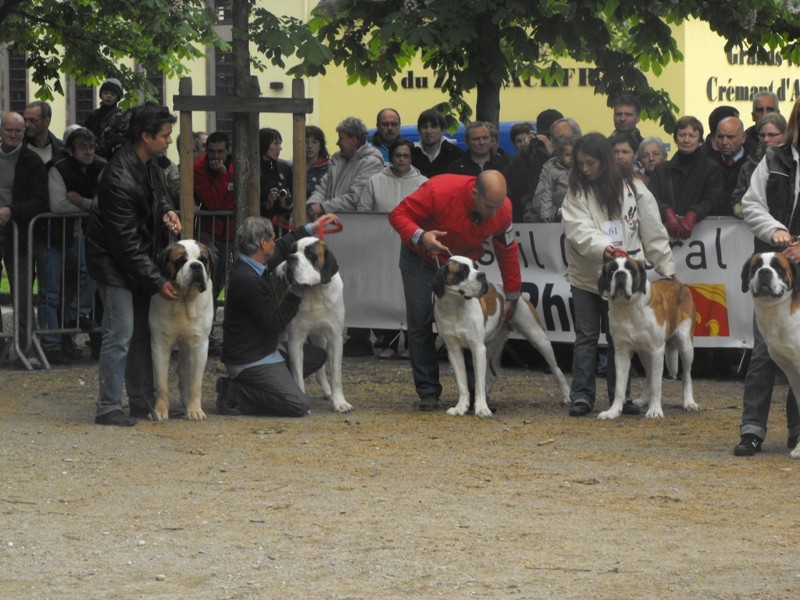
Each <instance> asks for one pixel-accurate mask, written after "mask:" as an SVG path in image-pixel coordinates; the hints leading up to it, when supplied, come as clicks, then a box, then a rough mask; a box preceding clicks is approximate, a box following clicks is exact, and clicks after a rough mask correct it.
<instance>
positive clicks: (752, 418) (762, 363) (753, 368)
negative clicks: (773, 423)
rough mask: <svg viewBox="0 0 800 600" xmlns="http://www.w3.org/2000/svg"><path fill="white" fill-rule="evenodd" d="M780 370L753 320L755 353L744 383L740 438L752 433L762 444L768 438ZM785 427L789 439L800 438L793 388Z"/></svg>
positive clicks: (788, 398) (787, 404)
mask: <svg viewBox="0 0 800 600" xmlns="http://www.w3.org/2000/svg"><path fill="white" fill-rule="evenodd" d="M777 370H778V365H776V364H775V363H774V362H773V360H772V359H771V358H770V357H769V352H768V351H767V344H766V343H765V342H764V338H763V337H762V335H761V332H760V331H759V330H758V325H756V322H755V319H753V352H752V354H751V356H750V366H749V367H748V368H747V375H746V376H745V379H744V407H743V409H742V424H741V426H740V427H739V433H740V434H741V435H744V434H746V433H753V434H755V435H757V436H758V437H760V438H761V439H762V440H763V439H765V438H766V437H767V419H768V417H769V408H770V405H771V404H772V388H773V386H774V384H775V373H776V371H777ZM786 426H787V428H788V429H789V436H794V435H798V434H800V414H798V409H797V402H796V401H795V397H794V393H793V392H792V389H791V388H789V393H788V394H787V396H786Z"/></svg>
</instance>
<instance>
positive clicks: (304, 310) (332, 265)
mask: <svg viewBox="0 0 800 600" xmlns="http://www.w3.org/2000/svg"><path fill="white" fill-rule="evenodd" d="M275 275H276V277H278V278H279V279H282V280H283V281H284V282H285V283H287V284H289V285H291V284H299V285H302V286H305V288H306V290H305V292H304V293H303V299H302V301H301V302H300V309H299V310H298V312H297V315H296V316H295V317H294V319H292V320H291V321H290V322H289V325H288V327H287V328H286V334H287V339H286V344H287V349H288V351H289V366H290V368H291V371H292V375H293V376H294V379H295V381H296V382H297V385H298V386H299V387H300V389H301V390H303V391H305V383H304V381H303V344H304V343H305V341H306V338H308V339H309V340H310V341H311V342H312V343H314V344H316V345H317V346H321V347H323V348H325V349H326V351H327V353H328V360H327V365H328V367H329V368H330V371H331V383H330V384H329V383H328V378H327V377H326V375H325V369H324V368H322V369H320V370H318V371H317V372H316V377H317V381H318V382H319V385H320V387H321V388H322V393H323V395H324V396H325V398H326V399H329V400H330V401H331V403H332V404H333V410H335V411H338V412H349V411H351V410H353V407H352V406H351V405H350V404H349V403H348V402H347V400H345V398H344V391H343V389H342V343H343V336H344V296H343V290H344V284H343V283H342V277H341V275H339V265H338V264H337V262H336V258H335V257H334V255H333V253H332V252H331V251H330V249H329V248H328V246H327V245H326V244H325V242H323V241H320V240H319V239H317V238H315V237H304V238H301V239H299V240H297V242H295V244H294V247H293V248H292V253H291V254H289V255H288V256H287V257H286V260H285V261H284V262H282V263H281V264H280V265H278V268H277V269H275Z"/></svg>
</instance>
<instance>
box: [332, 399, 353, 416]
mask: <svg viewBox="0 0 800 600" xmlns="http://www.w3.org/2000/svg"><path fill="white" fill-rule="evenodd" d="M333 410H335V411H336V412H340V413H346V412H350V411H351V410H353V407H352V406H351V405H350V403H349V402H347V401H345V400H340V401H339V402H334V403H333Z"/></svg>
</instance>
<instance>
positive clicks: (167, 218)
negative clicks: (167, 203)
mask: <svg viewBox="0 0 800 600" xmlns="http://www.w3.org/2000/svg"><path fill="white" fill-rule="evenodd" d="M164 224H165V225H166V226H167V227H169V230H170V231H172V233H175V234H179V233H180V232H181V231H183V226H182V225H181V220H180V219H179V218H178V214H177V213H176V212H175V211H174V210H168V211H167V212H166V214H165V215H164Z"/></svg>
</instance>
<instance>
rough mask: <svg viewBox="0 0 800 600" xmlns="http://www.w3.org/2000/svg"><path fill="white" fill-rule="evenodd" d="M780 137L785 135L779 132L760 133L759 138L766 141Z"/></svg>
mask: <svg viewBox="0 0 800 600" xmlns="http://www.w3.org/2000/svg"><path fill="white" fill-rule="evenodd" d="M779 135H783V134H782V133H779V132H775V131H764V132H761V133H759V134H758V137H759V138H760V139H762V140H763V139H766V138H770V139H772V138H774V137H778V136H779Z"/></svg>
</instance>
